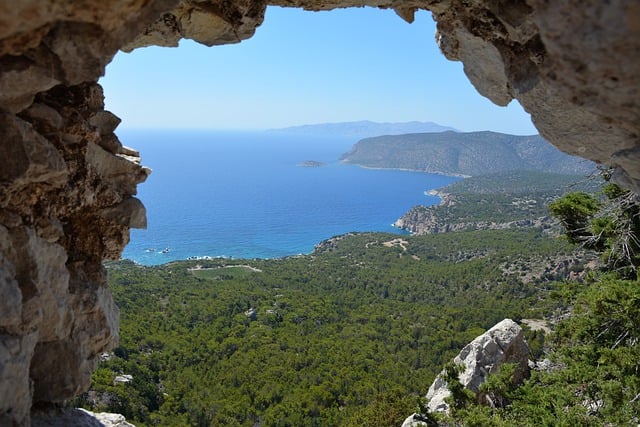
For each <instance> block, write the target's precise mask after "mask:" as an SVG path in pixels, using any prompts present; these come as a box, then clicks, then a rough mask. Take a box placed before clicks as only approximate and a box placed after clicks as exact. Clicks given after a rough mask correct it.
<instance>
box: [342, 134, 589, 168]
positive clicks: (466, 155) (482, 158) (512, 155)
mask: <svg viewBox="0 0 640 427" xmlns="http://www.w3.org/2000/svg"><path fill="white" fill-rule="evenodd" d="M342 160H343V161H344V162H347V163H354V164H358V165H361V166H366V167H372V168H395V169H409V170H416V171H424V172H429V173H442V174H445V175H465V176H475V175H484V174H489V173H496V172H504V171H513V170H520V171H522V170H528V171H539V172H553V173H562V174H583V175H584V174H586V173H590V172H591V171H592V170H593V169H594V164H593V163H592V162H589V161H586V160H584V159H581V158H578V157H572V156H569V155H568V154H565V153H563V152H561V151H560V150H558V149H557V148H555V147H554V146H553V145H551V144H549V143H548V142H546V141H545V140H544V139H542V137H540V136H539V135H533V136H516V135H508V134H502V133H496V132H489V131H485V132H469V133H461V132H451V131H449V132H438V133H414V134H406V135H387V136H378V137H373V138H366V139H363V140H361V141H359V142H358V143H357V144H355V145H354V146H353V149H352V150H351V151H350V152H348V153H346V154H344V155H343V156H342Z"/></svg>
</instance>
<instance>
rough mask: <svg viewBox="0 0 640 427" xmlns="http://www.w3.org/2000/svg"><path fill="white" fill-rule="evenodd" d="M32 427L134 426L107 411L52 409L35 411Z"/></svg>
mask: <svg viewBox="0 0 640 427" xmlns="http://www.w3.org/2000/svg"><path fill="white" fill-rule="evenodd" d="M31 426H32V427H69V426H74V427H135V426H134V425H133V424H131V423H128V422H127V420H126V419H125V417H124V416H123V415H120V414H110V413H107V412H100V413H94V412H90V411H87V410H85V409H66V410H62V411H61V410H52V411H48V412H44V411H41V412H36V413H34V414H33V418H32V420H31Z"/></svg>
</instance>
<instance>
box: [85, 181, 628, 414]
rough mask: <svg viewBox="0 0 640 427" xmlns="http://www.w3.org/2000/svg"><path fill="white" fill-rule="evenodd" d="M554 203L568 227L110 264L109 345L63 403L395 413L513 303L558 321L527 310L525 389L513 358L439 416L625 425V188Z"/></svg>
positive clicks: (149, 410)
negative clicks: (546, 329) (561, 232)
mask: <svg viewBox="0 0 640 427" xmlns="http://www.w3.org/2000/svg"><path fill="white" fill-rule="evenodd" d="M545 179H546V178H545ZM513 182H514V183H517V182H519V181H518V180H513ZM550 182H551V181H550ZM457 185H458V186H459V187H460V186H462V188H466V189H471V188H474V187H475V184H474V183H473V181H471V182H467V183H466V184H462V183H461V184H457ZM511 185H514V184H511ZM518 185H519V184H518ZM505 188H506V187H505ZM527 191H528V190H527ZM475 194H480V195H482V197H483V198H484V199H483V200H484V201H485V202H486V204H487V206H492V204H493V203H495V202H496V201H497V200H500V197H504V194H503V195H495V194H489V193H487V192H485V191H484V190H478V189H477V190H476V191H475ZM458 203H460V204H463V205H464V204H465V203H469V202H468V201H467V200H466V199H463V200H462V201H459V202H458ZM473 206H475V209H476V210H477V211H479V212H482V211H483V206H484V205H482V204H477V203H475V204H474V205H473ZM469 208H470V207H469V206H467V209H469ZM551 210H552V211H553V214H554V215H555V216H557V217H558V218H559V220H560V221H561V222H562V224H564V226H565V233H566V238H561V237H550V236H549V234H548V233H545V232H543V231H542V230H541V229H537V228H532V227H521V228H516V229H505V230H473V231H461V232H458V233H447V234H435V235H423V236H417V235H411V236H410V235H396V234H383V233H350V234H346V235H342V236H336V237H334V238H331V239H328V240H326V241H324V242H322V243H320V244H318V245H317V247H316V249H315V251H314V252H313V253H312V254H309V255H301V256H296V257H289V258H282V259H273V260H258V259H251V260H230V259H212V260H199V261H183V262H174V263H170V264H167V265H163V266H157V267H144V266H140V265H136V264H134V263H132V262H129V261H120V262H110V263H107V264H106V265H105V267H106V269H107V270H108V272H109V278H110V279H109V280H110V286H111V287H112V290H113V294H114V297H115V299H116V301H117V303H118V305H119V307H120V309H121V344H120V347H118V348H117V349H116V350H115V351H114V352H113V353H112V354H108V355H104V357H103V359H104V360H103V362H102V364H101V365H100V367H99V369H98V371H97V372H96V373H95V375H94V377H93V384H92V388H91V390H90V391H89V392H87V393H85V394H84V395H83V396H82V397H81V398H80V399H78V401H76V402H74V403H75V404H78V405H82V406H85V407H87V408H89V409H93V410H96V411H110V412H118V413H122V414H124V415H125V416H126V417H127V418H128V419H129V420H130V421H131V422H133V423H135V424H136V425H138V426H139V427H143V426H176V425H180V426H182V425H185V426H247V427H249V426H258V425H259V426H264V427H269V426H347V427H356V426H381V427H382V426H384V427H386V426H393V427H397V426H399V425H401V423H402V421H403V420H404V419H405V418H406V417H407V416H408V415H410V414H412V413H413V412H416V411H418V412H419V411H421V410H423V409H424V407H425V401H424V395H425V393H426V390H427V388H428V387H429V384H430V383H431V381H432V380H433V378H434V377H435V375H436V374H437V373H438V372H439V371H440V370H441V369H442V367H443V366H445V365H446V364H447V363H448V362H449V361H450V360H451V359H452V357H453V356H454V355H455V354H456V353H458V352H459V351H460V349H462V348H463V347H464V346H465V344H467V343H468V342H469V341H471V340H472V339H473V338H475V337H476V336H477V335H479V334H481V333H482V332H484V331H485V330H486V329H488V328H490V327H491V326H493V325H494V324H495V323H497V322H498V321H500V320H502V319H504V318H507V317H508V318H512V319H515V320H516V321H520V320H522V319H540V322H542V323H543V324H546V325H547V326H551V327H552V328H553V330H554V332H553V333H552V334H551V335H550V336H547V335H545V334H544V333H543V332H542V331H531V330H528V329H527V327H526V326H524V324H523V326H524V327H525V330H526V331H527V332H526V337H527V340H528V342H529V345H530V347H531V359H532V360H533V361H536V362H537V363H536V365H535V366H536V367H537V368H536V369H534V371H533V372H532V374H531V378H530V379H529V380H527V381H525V383H524V385H522V386H520V387H516V386H514V383H513V381H512V379H511V378H510V376H509V375H510V372H513V371H511V370H509V368H508V366H507V367H506V368H505V369H504V370H500V371H498V373H497V374H496V375H493V376H490V377H489V380H488V382H487V383H486V385H484V386H482V388H481V393H480V394H479V395H478V396H490V397H493V398H494V399H493V400H492V401H494V402H498V401H499V402H501V403H500V405H499V406H495V405H494V406H493V407H492V406H491V405H489V406H487V405H486V402H484V401H481V399H480V398H479V397H476V396H473V395H472V394H469V393H466V392H464V393H461V394H458V396H457V397H456V398H455V399H454V400H451V401H450V404H451V413H450V414H449V417H448V418H446V419H444V421H442V422H444V423H445V424H444V425H452V424H454V425H461V426H467V425H468V426H512V425H522V426H540V425H577V426H591V425H635V424H637V423H638V415H637V414H638V411H639V410H640V398H639V396H640V380H639V378H640V377H639V376H638V374H637V373H638V371H639V369H640V365H638V360H640V352H639V346H638V342H639V337H640V304H639V301H640V286H638V277H637V266H638V265H639V264H640V257H639V256H638V253H640V249H639V248H640V244H638V242H639V241H640V238H639V236H640V214H639V212H640V207H639V206H638V201H637V197H636V196H634V195H633V194H631V193H628V192H625V191H623V190H621V189H620V188H619V187H616V186H614V185H610V184H609V185H606V186H605V187H604V188H603V190H602V191H601V192H600V193H591V194H589V193H587V192H583V191H582V192H577V193H570V194H567V195H564V196H562V197H560V198H557V199H556V200H554V201H553V203H551ZM485 212H491V211H490V210H489V211H485ZM599 257H600V260H599V261H598V258H599ZM483 402H484V403H483ZM433 418H441V419H442V418H443V416H442V415H436V416H433V417H432V419H433Z"/></svg>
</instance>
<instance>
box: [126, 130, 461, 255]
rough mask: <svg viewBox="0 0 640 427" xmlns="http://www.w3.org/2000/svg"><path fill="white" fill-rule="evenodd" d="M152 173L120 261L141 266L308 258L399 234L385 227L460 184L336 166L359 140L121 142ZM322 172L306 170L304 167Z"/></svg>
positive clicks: (248, 136) (181, 134)
mask: <svg viewBox="0 0 640 427" xmlns="http://www.w3.org/2000/svg"><path fill="white" fill-rule="evenodd" d="M119 137H120V140H121V141H122V142H123V144H125V145H127V146H131V147H134V148H136V149H138V150H139V151H140V152H141V155H142V164H143V165H145V166H149V167H150V168H151V169H152V170H153V173H152V174H151V176H150V177H149V178H148V179H147V181H146V182H145V183H143V184H141V185H139V187H138V196H137V197H138V198H140V199H141V200H142V201H143V203H144V204H145V206H146V208H147V219H148V228H147V229H146V230H132V231H131V241H130V243H129V244H128V245H127V247H126V248H125V250H124V253H123V258H127V259H131V260H133V261H135V262H137V263H140V264H144V265H156V264H163V263H166V262H169V261H173V260H180V259H187V258H192V257H230V258H278V257H283V256H290V255H296V254H301V253H309V252H311V251H312V250H313V248H314V246H315V245H316V244H317V243H318V242H320V241H322V240H325V239H327V238H330V237H332V236H335V235H339V234H343V233H346V232H351V231H384V232H392V233H398V234H402V232H401V231H400V230H397V229H395V228H393V227H392V225H391V224H392V223H393V222H394V221H395V220H396V219H397V218H399V217H400V216H401V215H402V214H403V213H404V212H406V211H407V210H409V209H410V208H411V207H412V206H414V205H417V204H422V205H431V204H434V203H437V202H438V201H439V199H438V198H436V197H433V196H427V195H425V192H426V191H428V190H431V189H435V188H439V187H442V186H444V185H446V184H448V183H451V182H454V181H455V180H457V179H458V178H455V177H448V176H442V175H433V174H425V173H420V172H410V171H400V170H372V169H365V168H361V167H358V166H355V165H347V164H343V163H341V162H340V161H339V160H338V159H339V157H340V155H341V154H342V153H344V152H346V151H348V150H349V149H350V148H351V146H352V145H353V144H354V143H355V142H357V141H356V140H353V139H349V138H340V137H327V136H325V137H321V136H318V137H314V136H307V135H305V136H300V135H298V136H295V135H294V136H292V135H285V134H277V133H272V132H255V133H241V132H213V131H183V130H180V131H157V130H155V131H142V130H136V131H133V130H125V131H121V132H119ZM310 160H311V161H317V162H322V163H323V164H325V165H324V166H321V167H303V166H300V164H301V163H303V162H305V161H310Z"/></svg>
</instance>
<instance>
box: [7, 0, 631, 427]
mask: <svg viewBox="0 0 640 427" xmlns="http://www.w3.org/2000/svg"><path fill="white" fill-rule="evenodd" d="M266 4H267V0H113V1H108V2H106V1H100V0H83V1H77V0H20V1H14V0H0V425H3V426H4V425H29V424H30V418H29V410H30V407H31V405H32V404H33V403H34V402H60V401H63V400H65V399H68V398H70V397H72V396H73V395H75V394H76V393H78V392H80V391H82V390H84V389H85V388H86V387H87V386H88V385H89V377H90V373H91V371H92V369H93V368H94V366H95V363H96V360H97V357H98V356H99V354H100V353H101V352H102V351H105V350H108V349H109V348H112V347H113V346H114V345H115V344H116V342H117V338H118V312H117V308H116V307H115V306H114V304H113V301H112V299H111V295H110V292H109V289H108V288H107V284H106V278H105V273H104V270H103V269H102V267H101V261H102V260H103V259H109V258H117V257H118V256H119V254H120V253H121V251H122V249H123V247H124V245H125V244H126V243H127V240H128V230H129V228H131V227H143V226H144V225H145V212H144V207H143V206H142V204H141V203H140V202H139V201H138V200H137V199H136V198H135V197H134V195H135V194H136V185H137V184H138V183H140V182H142V181H144V179H145V178H146V176H147V175H148V174H149V170H148V169H146V168H144V167H142V166H141V165H140V164H139V157H138V153H137V152H136V151H135V150H132V149H129V148H126V147H123V146H122V145H121V144H120V142H119V141H118V138H117V137H116V136H115V134H114V130H115V128H116V127H117V125H118V123H119V119H118V118H117V117H116V116H114V115H113V114H111V113H109V112H107V111H105V110H104V104H103V94H102V90H101V88H100V86H99V85H97V83H96V82H97V79H98V78H99V77H100V76H101V75H102V74H103V72H104V67H105V65H106V64H107V63H108V62H109V61H110V60H111V59H112V58H113V56H114V55H115V53H116V52H117V51H118V49H124V50H132V49H135V48H136V47H139V46H146V45H150V44H158V45H163V46H175V45H176V44H177V42H178V40H179V39H181V38H185V37H186V38H191V39H194V40H196V41H199V42H201V43H204V44H207V45H215V44H225V43H234V42H238V41H240V40H242V39H245V38H247V37H250V36H251V35H253V33H254V30H255V28H256V27H257V26H258V25H260V23H261V22H262V20H263V17H264V10H265V8H266ZM269 4H274V5H280V6H294V7H303V8H305V9H309V10H319V9H332V8H336V7H347V6H364V5H370V6H376V7H388V8H394V9H395V10H396V12H397V13H398V15H399V16H400V17H401V18H402V19H405V20H406V21H408V22H411V21H412V20H413V14H414V12H415V11H416V10H417V8H426V9H430V10H431V11H432V12H433V14H434V17H435V18H436V20H437V21H438V32H437V34H436V41H437V43H438V44H439V45H440V48H441V50H442V51H443V53H444V54H445V55H446V56H447V57H448V58H449V59H452V60H460V61H462V62H463V63H464V68H465V72H466V74H467V75H468V77H469V79H470V80H471V82H472V83H473V84H474V85H475V87H476V88H477V89H478V91H479V92H480V93H482V94H483V95H485V96H487V97H488V98H490V99H491V100H493V101H494V102H496V103H497V104H500V105H504V104H506V103H508V102H509V101H510V100H511V99H513V98H516V99H518V100H519V101H520V102H521V103H522V104H523V106H524V107H525V108H526V109H527V111H529V112H530V113H531V114H532V117H533V120H534V122H535V124H536V126H537V127H538V129H539V130H540V132H541V134H542V135H543V136H544V137H545V138H546V139H547V140H549V141H550V142H552V143H553V144H555V145H556V146H558V147H560V148H561V149H563V150H565V151H567V152H569V153H571V154H577V155H581V156H583V157H587V158H589V159H591V160H594V161H597V162H600V163H605V164H609V165H611V166H614V167H616V168H617V172H616V176H617V179H618V180H619V181H620V182H622V183H623V184H625V185H626V186H628V187H630V188H633V189H635V190H636V191H638V190H640V161H639V160H640V143H639V142H638V134H639V129H638V127H639V126H640V120H639V116H640V97H639V96H638V95H639V94H638V88H639V86H640V85H639V79H640V73H638V72H637V71H638V70H639V69H640V55H639V53H640V37H639V36H640V34H639V33H640V6H638V5H637V4H636V3H635V2H628V1H624V0H612V1H609V2H601V1H596V0H582V1H577V0H569V1H564V2H549V1H545V0H527V1H525V0H509V1H506V0H497V1H496V0H441V1H439V0H403V1H400V0H322V1H320V0H272V1H270V2H269ZM428 42H430V41H425V43H428ZM425 78H428V76H425Z"/></svg>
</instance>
